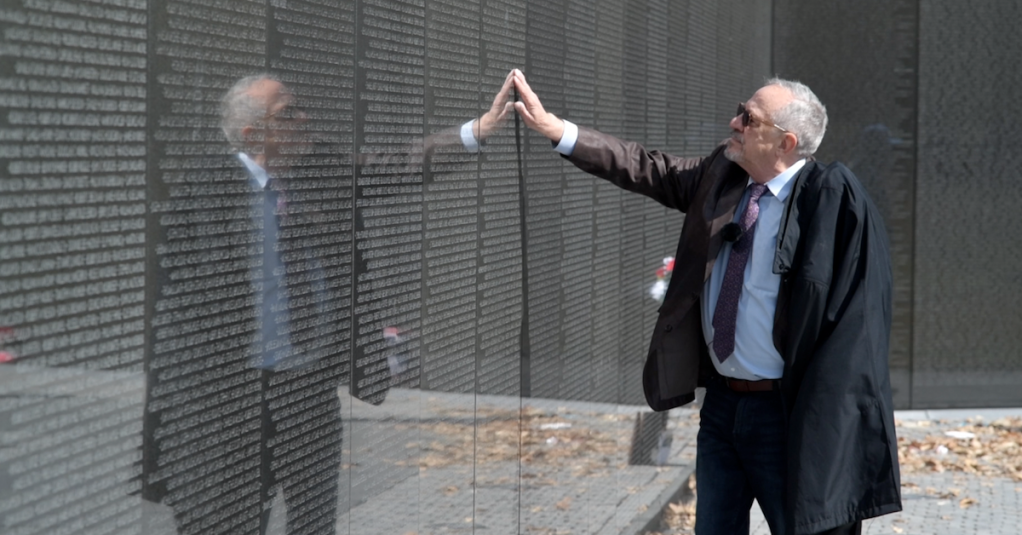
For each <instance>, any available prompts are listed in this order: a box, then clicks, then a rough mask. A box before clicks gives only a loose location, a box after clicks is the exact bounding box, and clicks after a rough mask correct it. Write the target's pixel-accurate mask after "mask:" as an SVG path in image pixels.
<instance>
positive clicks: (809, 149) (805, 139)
mask: <svg viewBox="0 0 1022 535" xmlns="http://www.w3.org/2000/svg"><path fill="white" fill-rule="evenodd" d="M766 85H778V86H781V87H783V88H785V89H787V90H788V91H791V94H792V96H793V97H794V100H792V101H791V102H790V103H789V104H788V105H787V106H785V107H784V108H781V110H780V111H777V112H775V113H774V114H773V117H771V119H772V120H773V122H774V124H776V125H777V126H780V127H781V128H784V129H785V130H788V131H789V132H791V133H793V134H795V136H796V137H797V138H798V146H797V147H796V148H795V150H796V152H797V153H798V155H799V156H812V155H813V154H814V153H815V152H816V149H818V148H820V142H822V141H823V134H825V133H826V132H827V108H826V107H825V106H824V105H823V103H822V102H820V99H819V98H817V97H816V94H815V93H813V90H812V89H809V87H808V86H806V85H805V84H803V83H801V82H797V81H794V80H784V79H782V78H771V79H769V80H767V83H766Z"/></svg>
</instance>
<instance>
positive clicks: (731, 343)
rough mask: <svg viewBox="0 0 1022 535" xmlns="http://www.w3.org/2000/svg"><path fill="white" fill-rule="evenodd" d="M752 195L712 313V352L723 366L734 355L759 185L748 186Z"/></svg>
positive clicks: (757, 205) (753, 231) (759, 190)
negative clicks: (740, 235)
mask: <svg viewBox="0 0 1022 535" xmlns="http://www.w3.org/2000/svg"><path fill="white" fill-rule="evenodd" d="M749 190H750V191H751V192H752V194H751V195H750V197H749V204H748V206H746V207H745V214H744V215H742V220H741V222H739V225H741V227H742V237H741V238H740V239H739V240H738V241H737V242H735V244H734V246H732V247H731V256H730V257H728V261H727V270H726V271H724V281H723V282H722V283H721V285H720V294H719V295H718V296H717V308H716V310H714V312H713V352H714V353H716V354H717V360H719V361H720V362H724V361H725V360H727V359H728V357H730V356H731V354H732V353H734V351H735V321H736V320H737V318H738V298H739V297H741V295H742V283H743V282H744V281H745V264H746V263H747V262H748V261H749V253H751V252H752V239H753V236H754V235H755V233H756V226H755V225H756V220H757V219H758V218H759V199H760V197H762V196H763V193H764V192H766V186H764V185H763V184H753V185H752V186H749Z"/></svg>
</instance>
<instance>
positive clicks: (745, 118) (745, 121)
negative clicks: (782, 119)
mask: <svg viewBox="0 0 1022 535" xmlns="http://www.w3.org/2000/svg"><path fill="white" fill-rule="evenodd" d="M735 115H736V116H739V117H741V118H742V128H748V127H749V125H750V124H752V122H753V121H755V122H757V123H760V124H765V125H767V126H772V127H774V128H776V129H778V130H780V131H781V132H787V130H785V129H784V128H782V127H780V126H777V125H776V124H774V123H771V122H770V121H764V120H763V119H760V118H759V117H756V116H754V115H753V114H751V113H749V110H748V109H746V107H745V103H744V102H739V103H738V111H737V112H736V113H735Z"/></svg>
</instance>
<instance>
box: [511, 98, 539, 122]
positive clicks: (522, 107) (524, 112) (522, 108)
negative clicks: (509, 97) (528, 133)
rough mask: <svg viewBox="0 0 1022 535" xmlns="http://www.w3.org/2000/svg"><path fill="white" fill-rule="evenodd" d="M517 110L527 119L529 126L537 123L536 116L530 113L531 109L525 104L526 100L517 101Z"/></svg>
mask: <svg viewBox="0 0 1022 535" xmlns="http://www.w3.org/2000/svg"><path fill="white" fill-rule="evenodd" d="M515 110H517V111H518V115H521V116H522V119H525V124H526V125H527V126H528V127H529V128H532V126H533V125H534V124H536V118H535V117H533V116H532V114H531V113H529V109H528V108H527V107H526V106H525V103H524V102H515Z"/></svg>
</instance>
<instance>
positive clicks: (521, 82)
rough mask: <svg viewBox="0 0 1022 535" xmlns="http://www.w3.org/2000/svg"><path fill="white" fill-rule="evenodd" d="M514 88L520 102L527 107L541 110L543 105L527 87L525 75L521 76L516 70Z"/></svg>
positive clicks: (520, 72)
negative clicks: (516, 89) (516, 90)
mask: <svg viewBox="0 0 1022 535" xmlns="http://www.w3.org/2000/svg"><path fill="white" fill-rule="evenodd" d="M515 87H516V88H518V96H519V97H521V99H522V102H524V103H525V104H526V105H527V106H528V107H530V108H535V107H539V108H540V109H542V108H543V104H541V103H540V101H539V97H537V96H536V93H535V92H533V90H532V88H531V87H529V82H527V81H526V80H525V75H524V74H522V71H519V70H517V69H515Z"/></svg>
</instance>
